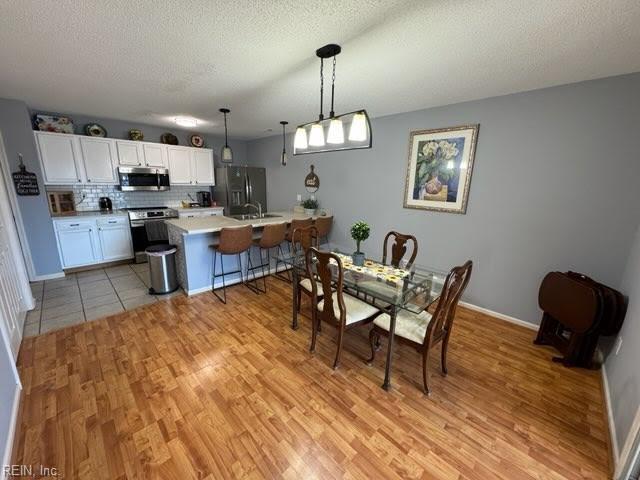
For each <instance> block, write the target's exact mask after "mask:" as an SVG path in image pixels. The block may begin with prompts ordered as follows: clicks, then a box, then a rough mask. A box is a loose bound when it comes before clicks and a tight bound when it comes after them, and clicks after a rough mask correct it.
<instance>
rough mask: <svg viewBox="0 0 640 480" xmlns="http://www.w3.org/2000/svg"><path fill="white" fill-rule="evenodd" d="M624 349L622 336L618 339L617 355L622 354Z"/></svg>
mask: <svg viewBox="0 0 640 480" xmlns="http://www.w3.org/2000/svg"><path fill="white" fill-rule="evenodd" d="M621 349H622V336H620V337H618V340H616V350H615V352H616V355H618V354H619V353H620V350H621Z"/></svg>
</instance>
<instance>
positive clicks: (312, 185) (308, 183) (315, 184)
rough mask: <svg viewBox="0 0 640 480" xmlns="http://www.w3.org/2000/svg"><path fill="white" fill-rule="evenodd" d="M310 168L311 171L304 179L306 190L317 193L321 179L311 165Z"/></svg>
mask: <svg viewBox="0 0 640 480" xmlns="http://www.w3.org/2000/svg"><path fill="white" fill-rule="evenodd" d="M310 168H311V171H310V172H309V173H308V174H307V176H306V177H304V188H306V189H307V192H310V193H315V192H317V191H318V189H319V188H320V179H319V178H318V175H316V174H315V172H314V171H313V169H314V168H315V167H314V166H313V165H311V167H310Z"/></svg>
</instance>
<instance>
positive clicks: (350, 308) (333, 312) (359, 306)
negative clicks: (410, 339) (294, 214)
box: [306, 247, 382, 369]
mask: <svg viewBox="0 0 640 480" xmlns="http://www.w3.org/2000/svg"><path fill="white" fill-rule="evenodd" d="M314 260H315V261H314ZM332 260H333V265H332V264H331V261H332ZM306 265H307V276H308V277H309V278H310V279H311V298H312V304H313V310H312V325H313V328H312V334H311V348H310V350H311V352H312V353H313V352H315V350H316V339H317V336H318V332H319V331H320V328H319V327H320V324H321V322H323V321H324V322H327V323H329V324H330V325H333V326H334V327H336V328H337V329H338V347H337V350H336V358H335V360H334V362H333V368H334V369H336V368H338V365H339V364H340V354H341V353H342V340H343V337H344V332H345V331H346V330H350V329H352V328H355V327H357V326H359V325H364V324H367V323H370V322H371V321H373V319H374V318H376V317H377V316H378V315H380V314H381V313H382V312H381V311H380V310H379V309H377V308H376V307H374V306H372V305H369V304H368V303H365V302H363V301H362V300H360V299H358V298H356V297H353V296H351V295H349V294H348V293H344V292H343V283H344V270H343V267H342V262H341V260H340V257H338V256H337V255H336V254H335V253H330V252H322V251H320V250H318V249H317V248H315V247H311V248H310V249H309V250H307V254H306ZM312 265H313V267H314V268H315V274H314V272H313V271H312ZM332 268H334V269H337V270H338V271H337V278H335V279H334V278H333V276H332V271H331V269H332ZM334 284H335V288H334ZM320 288H322V291H324V292H331V291H332V290H334V291H333V292H332V293H331V295H329V294H325V295H324V297H323V298H322V300H320V299H319V298H318V291H319V289H320Z"/></svg>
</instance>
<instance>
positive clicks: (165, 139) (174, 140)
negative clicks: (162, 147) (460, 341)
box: [160, 133, 178, 145]
mask: <svg viewBox="0 0 640 480" xmlns="http://www.w3.org/2000/svg"><path fill="white" fill-rule="evenodd" d="M160 141H161V142H162V143H165V144H167V145H178V137H176V136H175V135H174V134H173V133H163V134H162V135H161V136H160Z"/></svg>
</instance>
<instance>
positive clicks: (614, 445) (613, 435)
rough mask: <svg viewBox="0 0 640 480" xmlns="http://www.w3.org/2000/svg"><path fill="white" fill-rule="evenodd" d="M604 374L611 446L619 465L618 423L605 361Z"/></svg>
mask: <svg viewBox="0 0 640 480" xmlns="http://www.w3.org/2000/svg"><path fill="white" fill-rule="evenodd" d="M600 372H601V375H602V390H603V391H604V392H603V393H604V408H605V409H606V411H607V421H608V422H609V435H610V436H611V448H612V449H613V465H614V468H617V467H618V462H619V460H620V450H619V447H618V436H617V435H616V424H615V423H614V421H613V407H612V405H611V392H610V391H609V380H608V379H607V369H606V368H605V365H604V363H603V364H602V368H601V369H600Z"/></svg>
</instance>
